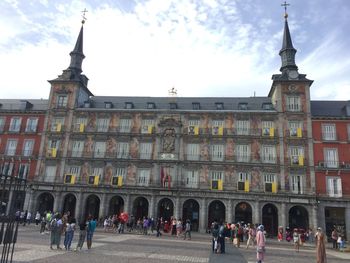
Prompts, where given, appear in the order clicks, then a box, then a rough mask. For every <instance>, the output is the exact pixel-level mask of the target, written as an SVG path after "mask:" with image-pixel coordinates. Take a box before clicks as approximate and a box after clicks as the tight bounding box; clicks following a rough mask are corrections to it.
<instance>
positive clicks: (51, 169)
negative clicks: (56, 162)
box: [44, 166, 56, 183]
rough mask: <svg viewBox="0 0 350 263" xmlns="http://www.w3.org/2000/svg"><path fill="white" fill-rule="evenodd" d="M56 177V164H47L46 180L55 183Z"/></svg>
mask: <svg viewBox="0 0 350 263" xmlns="http://www.w3.org/2000/svg"><path fill="white" fill-rule="evenodd" d="M55 177H56V166H46V169H45V177H44V181H45V182H47V183H53V182H54V181H55Z"/></svg>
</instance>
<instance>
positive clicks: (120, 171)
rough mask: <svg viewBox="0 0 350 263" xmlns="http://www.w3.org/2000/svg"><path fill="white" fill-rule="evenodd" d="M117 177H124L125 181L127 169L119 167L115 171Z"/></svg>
mask: <svg viewBox="0 0 350 263" xmlns="http://www.w3.org/2000/svg"><path fill="white" fill-rule="evenodd" d="M115 175H116V176H122V177H123V179H125V177H126V168H125V167H117V168H116V169H115Z"/></svg>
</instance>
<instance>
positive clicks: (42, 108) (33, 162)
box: [0, 99, 48, 213]
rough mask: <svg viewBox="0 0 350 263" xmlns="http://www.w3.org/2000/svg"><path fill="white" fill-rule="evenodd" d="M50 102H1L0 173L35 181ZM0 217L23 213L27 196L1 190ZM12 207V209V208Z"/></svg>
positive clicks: (20, 192)
mask: <svg viewBox="0 0 350 263" xmlns="http://www.w3.org/2000/svg"><path fill="white" fill-rule="evenodd" d="M47 102H48V101H47V100H5V99H3V100H0V173H1V175H6V176H16V177H19V178H23V179H27V180H33V179H34V177H35V172H36V167H37V164H38V159H39V152H40V145H41V137H42V136H43V127H44V120H45V115H46V109H47ZM0 193H1V197H2V198H1V200H3V201H2V202H3V204H2V205H1V213H6V212H7V213H9V212H10V209H11V208H12V209H15V210H17V209H23V200H24V198H25V193H24V192H23V191H13V190H11V189H7V188H6V189H1V191H0ZM9 204H11V205H9Z"/></svg>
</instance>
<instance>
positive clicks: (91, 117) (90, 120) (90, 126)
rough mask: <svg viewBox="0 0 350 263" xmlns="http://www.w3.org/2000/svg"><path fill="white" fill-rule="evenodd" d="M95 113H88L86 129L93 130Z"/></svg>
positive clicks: (94, 127)
mask: <svg viewBox="0 0 350 263" xmlns="http://www.w3.org/2000/svg"><path fill="white" fill-rule="evenodd" d="M96 118H97V117H96V113H90V114H89V118H88V122H87V127H86V129H87V131H95V130H96Z"/></svg>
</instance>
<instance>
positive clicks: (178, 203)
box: [175, 196, 180, 219]
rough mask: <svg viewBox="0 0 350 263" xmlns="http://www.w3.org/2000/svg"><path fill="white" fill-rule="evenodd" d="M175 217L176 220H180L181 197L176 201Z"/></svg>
mask: <svg viewBox="0 0 350 263" xmlns="http://www.w3.org/2000/svg"><path fill="white" fill-rule="evenodd" d="M175 217H176V219H179V218H180V197H179V196H177V197H176V201H175Z"/></svg>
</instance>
